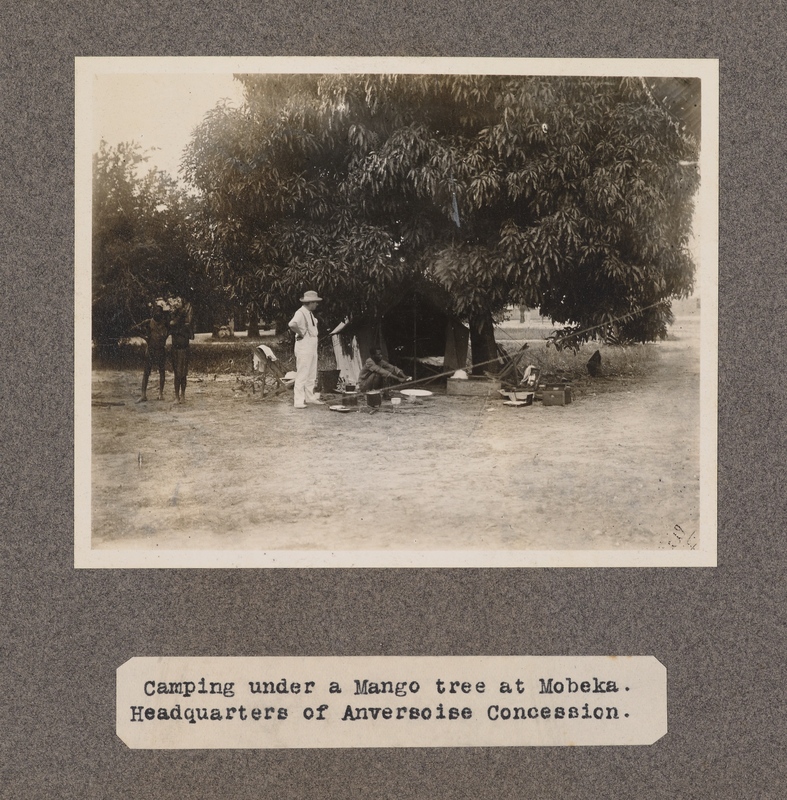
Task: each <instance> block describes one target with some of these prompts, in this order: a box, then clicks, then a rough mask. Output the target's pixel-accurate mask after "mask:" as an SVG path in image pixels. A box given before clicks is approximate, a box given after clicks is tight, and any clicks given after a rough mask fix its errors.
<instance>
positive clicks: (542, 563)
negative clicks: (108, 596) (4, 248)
mask: <svg viewBox="0 0 787 800" xmlns="http://www.w3.org/2000/svg"><path fill="white" fill-rule="evenodd" d="M75 70H76V74H75V78H76V82H75V85H76V96H75V226H76V227H75V360H74V369H75V374H74V458H75V469H74V525H75V530H74V546H75V547H74V563H75V566H76V567H78V568H121V567H122V568H172V567H178V568H236V567H254V568H262V567H265V568H270V567H289V568H295V567H297V568H304V567H315V568H329V567H342V568H353V567H363V568H384V567H385V568H402V567H406V568H412V567H424V568H441V567H444V568H453V567H475V568H481V567H501V568H502V567H507V568H512V567H514V568H517V567H710V566H716V563H717V551H716V544H717V423H718V194H719V187H718V143H719V141H718V133H719V65H718V61H717V60H715V59H487V58H484V59H475V58H346V57H339V58H333V57H330V58H323V57H309V58H289V57H288V58H212V57H211V58H203V57H200V58H191V57H183V58H182V57H166V58H161V57H159V58H139V57H117V58H114V57H112V58H77V59H75ZM257 72H259V73H335V74H339V73H389V72H399V73H409V74H426V73H434V74H438V73H443V74H466V73H472V74H499V75H504V74H508V75H585V76H593V75H598V76H602V75H620V76H625V75H631V76H648V77H659V76H665V77H697V78H700V79H701V80H702V146H701V154H700V175H701V185H700V190H699V200H698V215H697V216H698V219H699V220H700V235H699V236H698V239H699V248H700V259H699V261H700V263H699V265H698V277H699V283H700V285H701V296H702V308H701V318H700V342H701V354H700V487H699V493H700V503H699V507H700V531H701V532H700V537H699V545H698V547H697V549H696V550H684V549H680V550H678V549H675V550H668V549H665V550H630V551H621V550H614V551H611V550H572V551H562V550H554V551H553V550H549V551H533V550H493V551H475V550H473V551H469V550H468V551H460V550H457V551H388V550H386V551H373V550H369V551H316V550H313V551H309V550H296V551H290V550H276V551H260V550H232V551H231V550H158V549H157V550H119V549H118V550H94V549H92V547H91V456H92V452H91V435H92V429H91V426H92V418H91V385H90V376H91V371H92V358H91V335H92V334H91V297H92V284H91V280H92V278H91V220H92V155H93V153H92V150H93V130H92V120H93V83H94V77H95V76H97V75H111V74H156V73H162V74H165V73H177V74H217V73H227V74H232V73H257Z"/></svg>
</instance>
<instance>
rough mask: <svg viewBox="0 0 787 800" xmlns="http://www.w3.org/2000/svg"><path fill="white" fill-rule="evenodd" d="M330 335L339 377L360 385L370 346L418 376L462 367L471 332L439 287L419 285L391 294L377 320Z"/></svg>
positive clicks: (357, 322)
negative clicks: (360, 376)
mask: <svg viewBox="0 0 787 800" xmlns="http://www.w3.org/2000/svg"><path fill="white" fill-rule="evenodd" d="M338 327H339V328H341V330H340V331H338V330H337V332H336V333H335V334H334V335H333V336H332V342H333V350H334V355H335V357H336V367H337V369H339V371H340V374H341V377H342V378H344V379H345V380H346V381H350V382H352V383H355V382H357V380H358V375H359V374H360V371H361V367H362V366H363V363H364V361H365V360H366V359H367V358H368V357H369V351H370V350H371V348H372V347H375V346H378V347H380V348H381V349H382V351H383V356H384V357H385V358H386V360H388V361H390V362H391V363H392V364H395V365H396V366H398V367H400V368H401V369H403V370H404V371H405V372H406V373H407V374H408V375H411V376H413V377H414V378H420V377H425V376H426V375H427V374H429V372H430V371H431V372H447V371H449V370H451V371H453V370H457V369H464V368H465V366H466V363H467V352H468V341H469V336H470V332H469V330H468V328H467V326H465V325H464V324H462V322H461V321H460V320H459V319H458V318H457V317H456V316H455V315H454V314H453V312H452V311H451V304H450V298H449V297H448V295H447V294H446V293H445V292H443V291H442V290H441V289H439V288H437V287H434V286H431V285H429V284H419V285H415V286H409V287H406V288H403V289H400V290H399V291H398V292H396V293H395V294H393V295H392V296H391V297H390V298H389V301H388V302H387V303H386V304H385V305H384V307H383V310H382V312H381V313H380V314H379V316H377V317H374V318H372V317H360V318H358V319H355V320H351V321H349V322H348V323H346V324H345V325H343V326H338Z"/></svg>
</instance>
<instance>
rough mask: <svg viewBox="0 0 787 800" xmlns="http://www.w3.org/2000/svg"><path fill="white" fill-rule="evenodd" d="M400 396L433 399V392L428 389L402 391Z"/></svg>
mask: <svg viewBox="0 0 787 800" xmlns="http://www.w3.org/2000/svg"><path fill="white" fill-rule="evenodd" d="M399 394H404V395H407V396H408V397H431V396H432V392H430V391H429V390H428V389H400V390H399Z"/></svg>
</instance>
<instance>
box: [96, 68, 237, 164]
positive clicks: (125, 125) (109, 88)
mask: <svg viewBox="0 0 787 800" xmlns="http://www.w3.org/2000/svg"><path fill="white" fill-rule="evenodd" d="M94 80H95V84H94V92H93V140H92V146H93V150H94V152H95V151H96V150H98V146H99V142H100V141H101V139H105V140H106V141H107V143H108V144H110V145H117V144H120V143H121V142H128V141H131V140H134V141H136V142H139V144H140V145H142V148H143V149H144V150H148V151H151V152H149V153H148V155H149V156H150V160H149V161H148V162H147V165H146V166H148V167H150V166H155V167H158V168H159V169H161V170H165V171H166V172H169V173H170V175H172V176H173V177H175V178H176V177H177V176H178V167H179V165H180V159H181V156H182V155H183V149H184V147H185V146H186V144H187V143H188V141H189V139H190V138H191V132H192V131H193V130H194V128H195V127H196V126H197V125H199V123H200V122H201V121H202V118H203V116H204V115H205V113H206V112H207V111H209V110H210V109H211V108H213V107H214V106H215V105H216V103H217V102H218V101H219V100H221V99H222V98H229V99H230V100H231V101H232V104H233V105H236V106H239V105H240V104H241V102H242V100H243V92H242V90H241V85H240V83H239V82H238V81H236V80H233V77H232V75H231V74H191V75H178V74H143V75H133V74H132V75H129V74H126V75H123V74H120V75H118V74H110V75H96V76H95V78H94ZM153 148H158V149H157V150H153Z"/></svg>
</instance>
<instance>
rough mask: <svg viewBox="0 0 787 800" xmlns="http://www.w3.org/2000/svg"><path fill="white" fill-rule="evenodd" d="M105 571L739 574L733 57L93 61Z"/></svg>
mask: <svg viewBox="0 0 787 800" xmlns="http://www.w3.org/2000/svg"><path fill="white" fill-rule="evenodd" d="M75 122H76V186H75V192H76V330H75V351H76V375H75V384H76V389H75V431H76V435H75V440H76V447H75V476H76V477H75V483H76V489H75V492H76V494H75V507H76V508H75V515H76V519H75V564H76V566H77V567H388V566H390V567H574V566H583V567H589V566H598V567H617V566H619V567H637V566H655V567H668V566H692V567H696V566H715V564H716V426H717V316H718V314H717V306H718V299H717V283H718V279H717V274H718V268H717V258H718V253H717V251H718V208H717V206H718V62H716V61H713V60H679V59H675V60H601V59H597V60H579V59H576V60H572V59H559V60H558V59H555V60H546V59H544V60H536V59H442V58H427V59H424V58H420V59H407V58H401V59H383V58H364V59H361V58H357V59H355V58H280V59H275V58H259V59H254V58H246V59H223V58H79V59H77V60H76V120H75Z"/></svg>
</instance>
